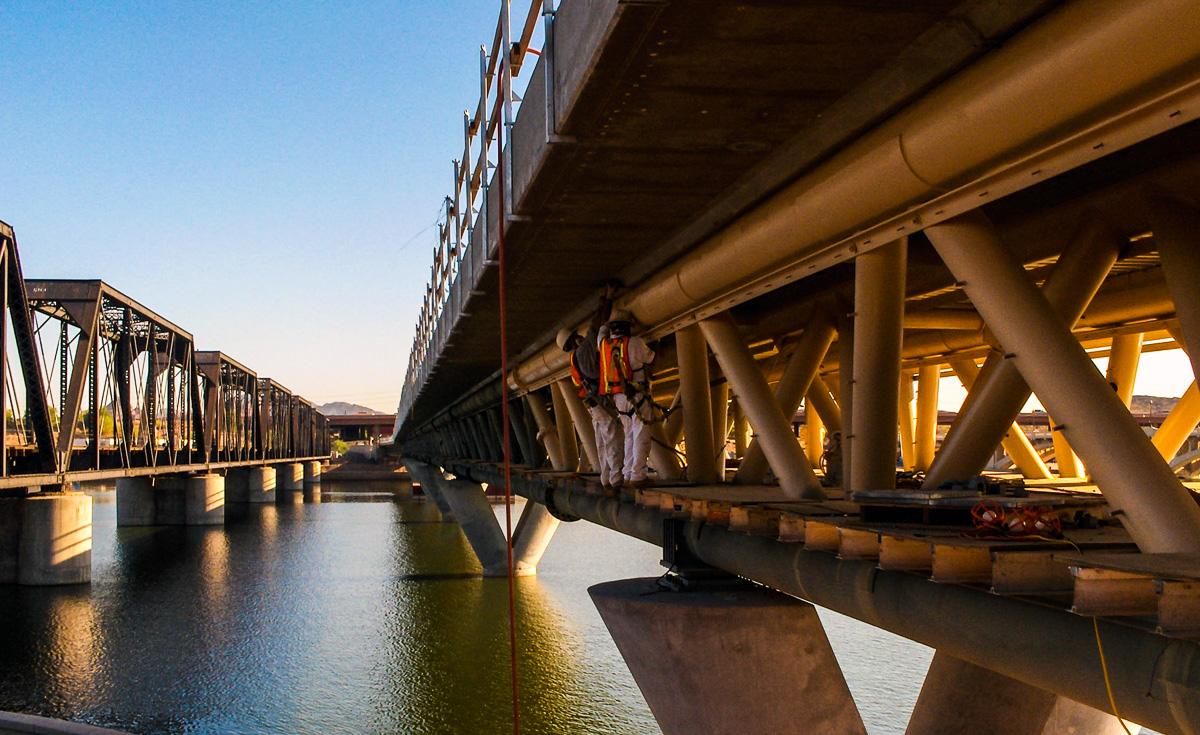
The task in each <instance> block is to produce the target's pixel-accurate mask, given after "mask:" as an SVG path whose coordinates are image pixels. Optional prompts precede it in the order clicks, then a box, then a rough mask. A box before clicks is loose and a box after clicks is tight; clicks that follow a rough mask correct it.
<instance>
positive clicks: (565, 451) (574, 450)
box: [550, 384, 579, 472]
mask: <svg viewBox="0 0 1200 735" xmlns="http://www.w3.org/2000/svg"><path fill="white" fill-rule="evenodd" d="M550 400H551V402H552V403H553V406H554V427H555V429H556V430H557V431H558V451H559V452H560V453H561V455H562V461H563V465H565V466H564V467H563V468H562V469H564V470H566V471H567V472H575V471H577V470H578V469H579V443H578V442H576V441H575V429H574V427H572V426H571V411H570V409H569V408H568V407H567V401H566V399H564V398H563V392H562V389H561V388H560V387H558V386H557V384H555V385H552V386H550Z"/></svg>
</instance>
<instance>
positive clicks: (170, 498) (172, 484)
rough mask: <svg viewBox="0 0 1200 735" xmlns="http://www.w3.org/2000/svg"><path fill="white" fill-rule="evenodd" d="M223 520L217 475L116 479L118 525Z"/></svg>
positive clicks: (194, 523)
mask: <svg viewBox="0 0 1200 735" xmlns="http://www.w3.org/2000/svg"><path fill="white" fill-rule="evenodd" d="M250 481H251V479H250V478H248V479H247V483H248V484H249V483H250ZM247 492H249V490H247ZM224 522H225V478H224V477H221V476H220V475H165V476H158V477H153V478H151V477H121V478H118V479H117V525H118V526H213V525H217V526H219V525H221V524H222V523H224Z"/></svg>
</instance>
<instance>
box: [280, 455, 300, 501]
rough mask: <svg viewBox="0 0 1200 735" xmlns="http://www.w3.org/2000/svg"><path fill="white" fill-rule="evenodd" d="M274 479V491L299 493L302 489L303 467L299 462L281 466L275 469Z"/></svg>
mask: <svg viewBox="0 0 1200 735" xmlns="http://www.w3.org/2000/svg"><path fill="white" fill-rule="evenodd" d="M275 478H276V479H275V483H276V484H275V488H276V491H279V490H284V491H287V492H293V493H294V492H300V491H301V490H303V489H304V465H303V464H301V463H300V462H288V463H287V464H281V465H279V466H278V467H277V468H276V473H275ZM276 494H277V495H278V492H277V493H276Z"/></svg>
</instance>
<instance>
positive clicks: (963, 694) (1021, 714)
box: [904, 652, 1139, 735]
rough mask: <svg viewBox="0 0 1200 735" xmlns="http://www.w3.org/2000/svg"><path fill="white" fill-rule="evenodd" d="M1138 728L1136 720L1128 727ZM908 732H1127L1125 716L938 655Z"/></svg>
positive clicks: (1023, 734) (997, 734) (924, 734)
mask: <svg viewBox="0 0 1200 735" xmlns="http://www.w3.org/2000/svg"><path fill="white" fill-rule="evenodd" d="M1129 729H1130V730H1131V731H1135V732H1136V731H1137V730H1138V729H1139V728H1138V726H1137V725H1132V726H1131V727H1130V728H1129ZM904 732H905V735H959V733H967V732H969V733H972V735H1071V734H1073V733H1086V734H1087V735H1123V733H1124V732H1125V729H1124V728H1123V727H1122V726H1121V721H1120V720H1118V719H1117V718H1116V717H1114V716H1113V715H1111V714H1108V713H1107V712H1101V711H1099V710H1096V709H1093V708H1091V707H1088V706H1086V705H1083V704H1080V703H1079V702H1076V701H1074V700H1072V699H1067V698H1066V697H1062V696H1059V695H1056V694H1053V693H1051V692H1048V691H1046V690H1044V689H1039V688H1037V687H1035V686H1032V685H1029V684H1026V683H1024V682H1020V681H1017V680H1016V679H1012V678H1009V677H1007V676H1004V675H1003V674H997V673H996V672H994V671H990V670H988V669H985V668H982V667H979V666H976V665H975V664H971V663H967V662H966V661H963V660H962V659H958V658H955V657H954V656H951V655H949V654H945V653H941V652H938V653H936V654H934V657H933V662H932V663H930V665H929V673H928V674H926V676H925V684H924V686H922V687H921V696H920V697H919V698H918V699H917V706H916V707H915V708H914V709H913V713H912V717H911V718H910V719H909V721H908V729H906V730H905V731H904Z"/></svg>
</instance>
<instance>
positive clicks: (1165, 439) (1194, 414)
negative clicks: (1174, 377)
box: [1150, 380, 1200, 462]
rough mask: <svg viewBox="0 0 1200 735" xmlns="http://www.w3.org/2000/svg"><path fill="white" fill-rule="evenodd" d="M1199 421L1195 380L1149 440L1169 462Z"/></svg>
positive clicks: (1198, 401)
mask: <svg viewBox="0 0 1200 735" xmlns="http://www.w3.org/2000/svg"><path fill="white" fill-rule="evenodd" d="M1198 423H1200V390H1197V389H1196V381H1194V380H1193V381H1192V384H1191V385H1189V386H1188V388H1187V390H1186V391H1184V392H1183V397H1182V398H1180V399H1179V403H1176V404H1175V408H1172V409H1171V413H1169V414H1167V417H1166V418H1165V419H1163V422H1162V426H1159V427H1158V431H1156V432H1154V436H1153V437H1151V439H1150V441H1151V442H1152V443H1153V444H1154V447H1155V448H1156V449H1158V452H1159V454H1161V455H1162V457H1163V459H1165V460H1167V461H1168V462H1170V461H1171V460H1172V459H1174V458H1175V455H1176V454H1178V453H1179V449H1180V447H1182V446H1183V443H1184V442H1185V441H1187V438H1188V437H1189V436H1191V433H1192V430H1193V429H1195V428H1196V424H1198Z"/></svg>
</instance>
